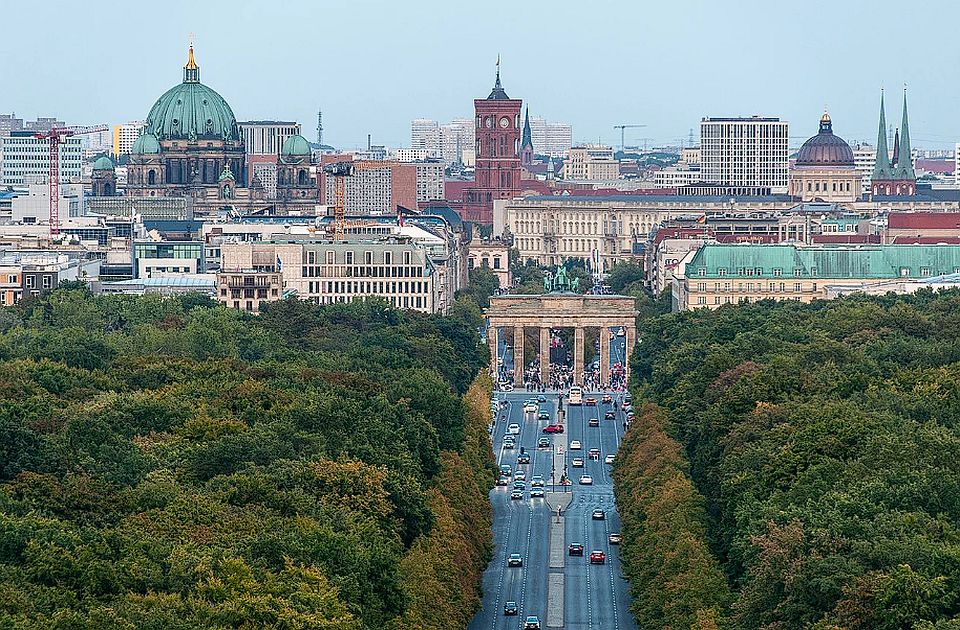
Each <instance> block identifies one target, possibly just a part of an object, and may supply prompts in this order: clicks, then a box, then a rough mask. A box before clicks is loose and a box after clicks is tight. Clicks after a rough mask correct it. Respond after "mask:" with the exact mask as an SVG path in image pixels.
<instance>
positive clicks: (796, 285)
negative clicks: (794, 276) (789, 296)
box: [793, 282, 800, 293]
mask: <svg viewBox="0 0 960 630" xmlns="http://www.w3.org/2000/svg"><path fill="white" fill-rule="evenodd" d="M793 292H794V293H800V283H799V282H794V283H793Z"/></svg>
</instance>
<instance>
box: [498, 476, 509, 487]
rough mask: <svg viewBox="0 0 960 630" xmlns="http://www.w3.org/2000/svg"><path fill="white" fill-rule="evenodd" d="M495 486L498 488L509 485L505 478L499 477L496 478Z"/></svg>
mask: <svg viewBox="0 0 960 630" xmlns="http://www.w3.org/2000/svg"><path fill="white" fill-rule="evenodd" d="M497 485H498V486H509V485H510V480H509V479H507V478H506V477H504V476H503V475H500V476H499V477H497Z"/></svg>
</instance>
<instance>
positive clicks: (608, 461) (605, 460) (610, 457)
mask: <svg viewBox="0 0 960 630" xmlns="http://www.w3.org/2000/svg"><path fill="white" fill-rule="evenodd" d="M613 459H614V455H613V454H612V453H611V454H610V455H607V456H606V457H604V458H603V463H604V464H612V463H613Z"/></svg>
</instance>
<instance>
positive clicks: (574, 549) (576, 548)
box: [567, 543, 583, 556]
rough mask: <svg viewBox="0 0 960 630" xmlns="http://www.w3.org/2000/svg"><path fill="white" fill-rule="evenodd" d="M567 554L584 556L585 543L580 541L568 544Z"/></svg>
mask: <svg viewBox="0 0 960 630" xmlns="http://www.w3.org/2000/svg"><path fill="white" fill-rule="evenodd" d="M567 554H568V555H571V556H582V555H583V545H581V544H580V543H570V544H569V545H567Z"/></svg>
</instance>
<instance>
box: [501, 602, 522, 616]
mask: <svg viewBox="0 0 960 630" xmlns="http://www.w3.org/2000/svg"><path fill="white" fill-rule="evenodd" d="M503 614H504V615H519V614H520V607H519V606H517V602H507V603H506V604H504V605H503Z"/></svg>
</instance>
